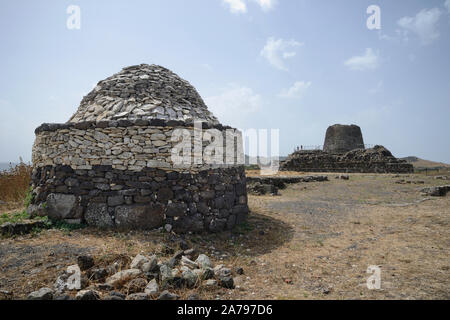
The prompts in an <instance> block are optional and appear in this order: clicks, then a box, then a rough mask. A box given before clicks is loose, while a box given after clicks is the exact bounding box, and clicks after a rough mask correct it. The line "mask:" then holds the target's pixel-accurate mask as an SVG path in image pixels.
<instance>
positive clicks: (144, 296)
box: [127, 292, 149, 301]
mask: <svg viewBox="0 0 450 320" xmlns="http://www.w3.org/2000/svg"><path fill="white" fill-rule="evenodd" d="M148 299H149V296H148V294H146V293H143V292H140V293H133V294H130V295H129V296H128V297H127V300H138V301H139V300H140V301H142V300H148Z"/></svg>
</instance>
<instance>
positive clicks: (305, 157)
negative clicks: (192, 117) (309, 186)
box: [280, 146, 414, 173]
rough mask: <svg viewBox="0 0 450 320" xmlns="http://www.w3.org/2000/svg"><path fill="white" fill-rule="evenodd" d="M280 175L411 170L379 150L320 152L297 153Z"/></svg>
mask: <svg viewBox="0 0 450 320" xmlns="http://www.w3.org/2000/svg"><path fill="white" fill-rule="evenodd" d="M280 170H281V171H301V172H346V173H412V172H414V168H413V166H412V165H411V164H408V163H406V161H403V160H398V159H396V158H395V157H394V156H392V154H391V153H390V152H389V150H387V149H386V148H384V147H382V146H375V147H374V148H373V149H366V150H363V149H357V150H352V151H349V152H347V153H344V154H335V153H328V152H324V151H322V150H310V151H297V152H295V153H293V154H291V155H290V156H289V157H288V159H287V160H285V161H283V162H282V163H281V166H280Z"/></svg>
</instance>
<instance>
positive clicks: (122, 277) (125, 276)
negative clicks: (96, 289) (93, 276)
mask: <svg viewBox="0 0 450 320" xmlns="http://www.w3.org/2000/svg"><path fill="white" fill-rule="evenodd" d="M141 274H142V271H141V270H139V269H127V270H123V271H119V272H117V273H116V274H114V275H112V276H111V277H109V278H108V279H106V283H107V284H109V285H111V286H113V287H121V286H123V285H124V284H125V283H126V282H128V281H129V280H131V279H134V278H137V277H139V276H140V275H141Z"/></svg>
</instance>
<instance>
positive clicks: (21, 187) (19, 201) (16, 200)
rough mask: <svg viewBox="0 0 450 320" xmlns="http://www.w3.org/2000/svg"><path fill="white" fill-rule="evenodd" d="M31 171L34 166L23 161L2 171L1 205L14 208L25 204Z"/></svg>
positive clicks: (0, 184)
mask: <svg viewBox="0 0 450 320" xmlns="http://www.w3.org/2000/svg"><path fill="white" fill-rule="evenodd" d="M31 172H32V167H31V166H30V165H29V164H26V163H24V162H23V161H21V162H20V163H19V164H17V165H15V166H11V167H10V168H9V170H5V171H1V172H0V207H2V208H3V209H13V208H17V207H20V206H23V205H24V201H25V198H26V196H27V193H28V190H29V187H30V181H31Z"/></svg>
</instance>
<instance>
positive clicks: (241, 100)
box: [205, 84, 263, 126]
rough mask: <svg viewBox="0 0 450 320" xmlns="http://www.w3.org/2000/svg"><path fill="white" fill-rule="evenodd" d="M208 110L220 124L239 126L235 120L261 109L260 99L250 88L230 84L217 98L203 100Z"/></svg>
mask: <svg viewBox="0 0 450 320" xmlns="http://www.w3.org/2000/svg"><path fill="white" fill-rule="evenodd" d="M205 102H206V104H207V105H208V109H209V110H210V111H211V112H212V113H213V114H214V115H215V116H216V117H217V118H218V119H219V120H220V121H221V122H222V123H226V124H230V125H234V126H240V125H241V124H240V123H238V122H237V119H244V118H245V116H246V115H249V114H251V113H254V112H257V111H258V110H259V109H260V108H261V107H262V104H263V102H262V98H261V96H260V95H259V94H257V93H255V92H254V91H253V90H252V89H251V88H248V87H245V86H238V85H236V84H231V85H230V86H229V87H228V88H226V89H224V90H223V92H222V93H221V94H219V95H217V96H213V97H208V98H206V99H205Z"/></svg>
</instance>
